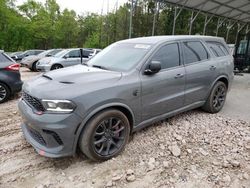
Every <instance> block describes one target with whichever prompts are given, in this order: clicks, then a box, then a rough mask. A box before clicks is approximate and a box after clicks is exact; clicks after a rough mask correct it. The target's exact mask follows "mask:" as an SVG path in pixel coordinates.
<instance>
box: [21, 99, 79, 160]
mask: <svg viewBox="0 0 250 188" xmlns="http://www.w3.org/2000/svg"><path fill="white" fill-rule="evenodd" d="M18 108H19V111H20V113H21V116H22V118H23V123H22V125H21V126H22V131H23V134H24V137H25V139H26V140H27V142H29V143H30V144H31V145H32V146H33V147H34V148H35V150H36V151H37V152H38V153H39V154H40V155H42V156H46V157H52V158H58V157H65V156H72V155H74V141H75V137H76V135H75V132H76V130H77V127H78V126H79V124H80V123H81V122H82V120H81V118H80V117H79V116H78V115H76V114H74V113H71V114H43V115H37V114H35V113H34V112H33V109H32V108H31V107H30V106H29V105H28V104H27V103H26V102H25V101H24V100H22V99H21V100H20V101H19V103H18Z"/></svg>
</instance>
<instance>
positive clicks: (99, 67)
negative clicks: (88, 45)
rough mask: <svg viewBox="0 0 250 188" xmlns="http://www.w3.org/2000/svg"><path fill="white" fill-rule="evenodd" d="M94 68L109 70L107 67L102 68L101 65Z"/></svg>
mask: <svg viewBox="0 0 250 188" xmlns="http://www.w3.org/2000/svg"><path fill="white" fill-rule="evenodd" d="M92 67H95V68H98V69H103V70H108V68H107V67H104V66H101V65H92Z"/></svg>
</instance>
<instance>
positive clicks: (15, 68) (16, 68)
mask: <svg viewBox="0 0 250 188" xmlns="http://www.w3.org/2000/svg"><path fill="white" fill-rule="evenodd" d="M4 69H5V70H8V71H19V69H20V64H18V63H15V64H12V65H9V66H8V67H5V68H4Z"/></svg>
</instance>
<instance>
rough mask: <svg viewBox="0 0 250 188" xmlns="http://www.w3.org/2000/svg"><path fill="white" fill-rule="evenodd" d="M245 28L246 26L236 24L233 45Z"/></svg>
mask: <svg viewBox="0 0 250 188" xmlns="http://www.w3.org/2000/svg"><path fill="white" fill-rule="evenodd" d="M245 26H246V24H243V25H241V24H240V23H238V24H237V32H236V37H235V44H236V43H237V40H238V36H239V33H240V32H241V30H242V29H243V28H244V27H245Z"/></svg>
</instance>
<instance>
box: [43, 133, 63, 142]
mask: <svg viewBox="0 0 250 188" xmlns="http://www.w3.org/2000/svg"><path fill="white" fill-rule="evenodd" d="M43 132H45V133H46V134H49V135H51V136H53V138H54V139H55V140H56V142H57V143H58V144H59V145H63V142H62V139H61V138H60V136H59V135H58V134H57V133H56V132H54V131H50V130H43Z"/></svg>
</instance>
